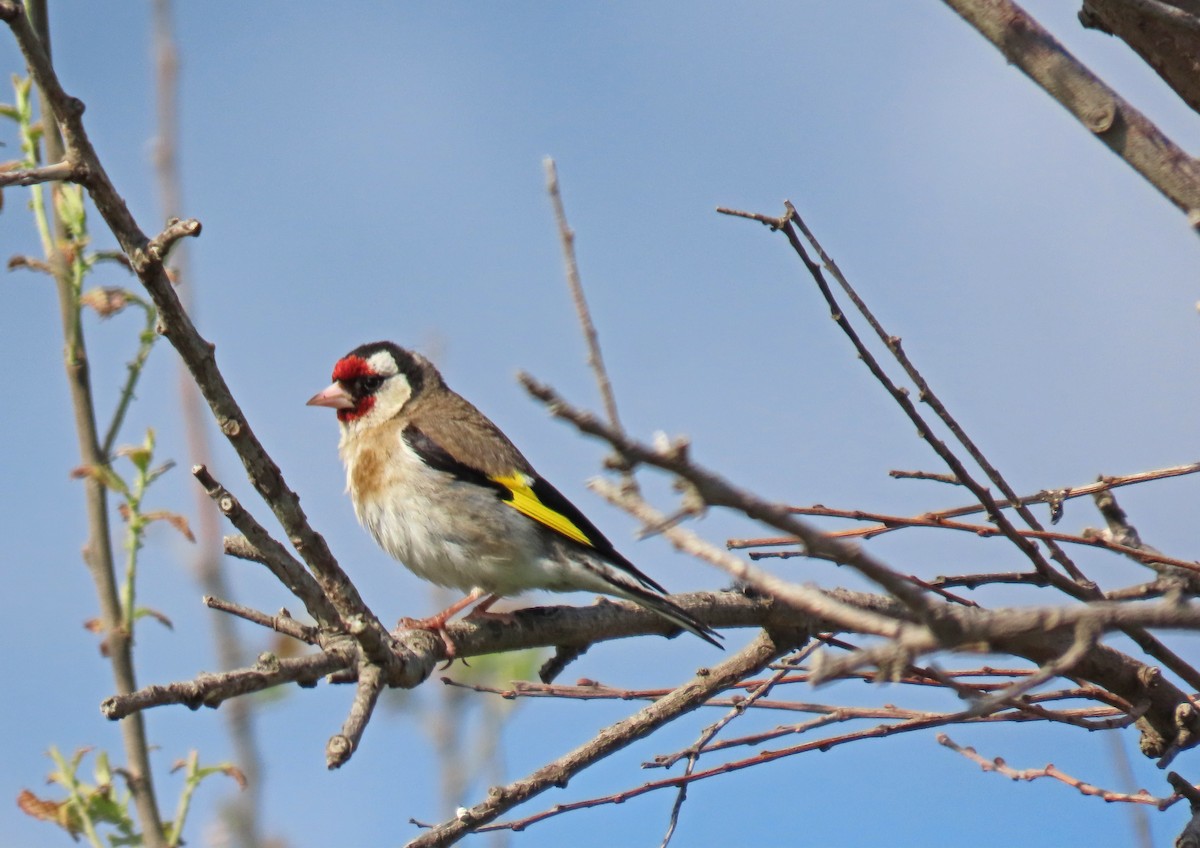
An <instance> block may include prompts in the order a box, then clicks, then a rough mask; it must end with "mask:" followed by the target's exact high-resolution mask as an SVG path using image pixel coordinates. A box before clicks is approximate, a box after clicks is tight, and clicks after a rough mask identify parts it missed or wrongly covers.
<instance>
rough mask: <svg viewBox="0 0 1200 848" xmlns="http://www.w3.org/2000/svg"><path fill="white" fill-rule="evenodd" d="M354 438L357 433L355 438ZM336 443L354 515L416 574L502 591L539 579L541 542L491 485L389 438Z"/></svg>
mask: <svg viewBox="0 0 1200 848" xmlns="http://www.w3.org/2000/svg"><path fill="white" fill-rule="evenodd" d="M359 441H360V440H359ZM359 441H356V442H355V443H350V444H344V445H343V446H342V458H343V460H344V461H345V464H346V483H347V488H348V489H349V491H350V496H351V500H352V501H353V503H354V512H355V514H356V515H357V516H358V520H359V522H360V523H361V524H362V525H363V526H364V527H365V528H366V529H367V531H368V532H370V534H371V535H372V536H373V537H374V538H375V541H376V542H378V543H379V545H380V547H382V548H383V549H384V550H385V551H387V552H388V553H389V554H390V555H391V556H393V557H395V558H396V559H398V560H399V561H400V562H402V563H403V564H404V565H405V566H407V567H408V568H409V570H411V571H412V572H413V573H415V574H416V575H417V576H418V577H421V578H423V579H425V580H428V581H430V582H432V583H436V584H438V585H441V586H451V587H455V588H458V589H462V590H463V591H469V590H471V589H473V588H475V587H477V586H478V587H482V588H484V589H486V590H487V591H489V592H499V593H502V594H509V593H513V592H516V591H520V590H521V589H524V588H531V587H532V585H533V584H536V583H538V582H539V581H538V580H537V579H536V578H534V577H533V575H530V574H527V573H526V572H527V571H528V569H530V568H536V567H537V566H536V565H535V563H536V562H537V560H538V559H539V558H540V555H541V553H542V551H543V547H544V545H543V543H542V541H541V539H540V538H539V537H538V535H537V534H536V533H535V532H534V530H533V527H532V526H531V525H530V523H529V522H528V521H527V520H526V519H525V518H524V517H523V516H521V515H520V514H519V513H518V512H517V511H516V510H514V509H512V508H511V507H509V506H507V505H505V504H504V503H502V502H501V501H500V499H499V497H498V496H497V494H496V492H495V491H494V490H492V489H489V488H486V487H483V486H480V485H477V484H475V483H471V482H466V481H461V480H457V479H455V478H454V476H453V475H451V474H449V473H446V472H444V471H438V470H436V469H434V468H431V467H430V466H428V465H426V464H425V462H424V461H423V460H421V458H420V457H419V456H417V454H416V453H414V452H413V450H412V449H411V448H409V446H408V445H407V444H406V443H405V442H404V441H403V439H402V438H400V436H399V430H397V431H396V437H395V438H394V439H376V440H373V441H371V442H368V443H359Z"/></svg>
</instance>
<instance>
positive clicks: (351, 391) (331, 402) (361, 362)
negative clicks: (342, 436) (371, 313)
mask: <svg viewBox="0 0 1200 848" xmlns="http://www.w3.org/2000/svg"><path fill="white" fill-rule="evenodd" d="M440 381H441V377H440V375H439V374H438V372H437V369H436V368H434V367H433V363H431V362H430V361H429V360H428V359H426V358H425V357H423V356H421V355H420V354H418V353H413V352H412V351H409V350H405V349H404V348H402V347H400V346H399V345H395V344H392V343H391V342H371V343H370V344H365V345H361V346H360V347H356V348H355V349H354V350H352V351H350V352H349V353H348V354H346V355H345V356H343V357H342V358H341V359H339V360H338V361H337V364H336V365H334V366H333V383H332V384H330V386H329V387H328V388H326V389H325V390H323V391H321V392H318V393H317V394H315V395H313V396H312V397H311V398H309V401H308V405H309V406H328V407H331V408H333V409H336V410H337V417H338V421H339V422H341V425H342V428H343V429H345V430H349V431H358V430H363V429H368V428H370V427H374V426H375V425H377V424H382V423H383V422H385V421H389V420H391V419H392V418H394V417H395V416H396V415H397V414H399V413H400V411H401V410H402V409H404V408H405V406H407V405H408V404H410V403H412V402H413V401H414V400H415V399H416V398H417V397H419V396H420V395H421V394H422V393H423V392H424V391H425V390H427V389H429V388H431V387H432V386H434V385H436V384H437V383H440Z"/></svg>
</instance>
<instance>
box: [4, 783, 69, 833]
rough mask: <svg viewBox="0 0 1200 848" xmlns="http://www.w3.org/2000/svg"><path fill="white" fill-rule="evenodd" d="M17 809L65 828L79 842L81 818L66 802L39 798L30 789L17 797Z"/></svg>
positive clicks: (22, 791)
mask: <svg viewBox="0 0 1200 848" xmlns="http://www.w3.org/2000/svg"><path fill="white" fill-rule="evenodd" d="M17 807H18V808H20V810H21V812H23V813H24V814H25V815H27V816H33V817H34V818H35V819H39V820H40V821H48V822H53V823H54V824H56V825H58V826H59V827H61V828H63V829H64V830H65V831H66V832H67V833H69V834H70V835H71V838H72V839H74V840H75V841H79V836H78V834H79V831H80V830H81V827H80V823H79V816H78V814H76V813H75V811H74V810H73V808H72V807H71V805H70V804H68V803H67V802H66V801H51V800H49V799H48V798H39V797H38V796H36V795H34V794H33V793H32V792H30V791H29V790H28V789H22V790H21V794H19V795H18V796H17Z"/></svg>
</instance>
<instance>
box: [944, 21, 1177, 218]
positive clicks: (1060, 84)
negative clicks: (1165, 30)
mask: <svg viewBox="0 0 1200 848" xmlns="http://www.w3.org/2000/svg"><path fill="white" fill-rule="evenodd" d="M945 2H946V5H947V6H949V7H950V8H952V9H953V10H954V11H956V12H958V14H959V15H961V16H962V17H963V19H964V20H966V21H967V23H969V24H970V25H971V26H973V27H975V29H977V30H978V31H979V33H980V34H981V35H983V37H984V38H986V39H987V40H988V41H990V42H992V44H993V45H995V46H996V49H998V50H999V51H1000V52H1001V53H1003V54H1004V58H1005V59H1007V60H1008V61H1009V62H1010V63H1011V64H1014V65H1016V66H1017V67H1018V68H1020V69H1021V71H1023V72H1024V73H1025V74H1026V75H1027V76H1028V77H1029V78H1030V79H1032V80H1033V81H1034V82H1035V83H1037V84H1038V85H1040V86H1041V87H1042V88H1043V89H1044V90H1045V91H1046V93H1047V94H1049V95H1050V96H1051V97H1053V98H1054V99H1055V100H1057V101H1058V102H1059V103H1060V104H1062V106H1063V107H1065V108H1066V110H1067V111H1068V112H1070V113H1071V114H1072V115H1074V116H1075V117H1076V118H1077V119H1078V120H1079V122H1080V123H1082V124H1083V125H1084V127H1086V128H1087V129H1088V131H1089V132H1091V133H1092V134H1093V135H1095V136H1096V137H1097V138H1098V139H1100V141H1102V142H1104V144H1106V145H1107V146H1108V148H1109V149H1110V150H1112V151H1113V152H1114V153H1116V154H1117V155H1118V156H1120V157H1121V158H1122V159H1124V160H1125V161H1126V162H1127V163H1128V164H1129V165H1130V166H1131V167H1132V168H1133V169H1134V170H1135V171H1137V172H1138V173H1139V174H1141V175H1142V176H1143V177H1145V178H1146V180H1147V182H1149V183H1150V184H1151V185H1152V186H1154V187H1155V188H1157V189H1158V190H1159V191H1160V192H1162V194H1163V195H1164V196H1165V197H1166V198H1167V199H1168V200H1170V201H1171V202H1172V203H1174V204H1175V205H1176V206H1177V207H1179V208H1180V209H1181V210H1183V212H1184V213H1185V214H1187V215H1189V216H1191V215H1192V214H1193V213H1195V212H1197V210H1200V163H1197V161H1196V160H1195V159H1193V158H1192V157H1191V156H1189V155H1188V154H1187V153H1186V152H1184V151H1183V150H1182V149H1181V148H1180V147H1179V146H1178V145H1176V144H1175V143H1174V142H1173V141H1171V140H1170V139H1169V138H1167V137H1166V136H1165V135H1164V134H1163V133H1162V131H1160V130H1159V129H1158V127H1156V126H1155V125H1154V124H1153V123H1151V122H1150V120H1149V119H1148V118H1147V117H1146V116H1145V115H1143V114H1142V113H1141V112H1139V111H1138V110H1137V109H1135V108H1133V106H1132V104H1130V103H1129V102H1127V101H1126V100H1124V99H1123V98H1122V97H1121V96H1120V95H1118V94H1117V93H1116V92H1115V91H1113V90H1112V89H1111V88H1109V87H1108V86H1107V85H1105V84H1104V83H1103V82H1102V81H1101V80H1100V79H1099V78H1098V77H1097V76H1096V75H1095V74H1093V73H1092V72H1091V71H1089V70H1088V69H1087V68H1086V67H1085V66H1084V65H1083V63H1082V62H1080V61H1079V60H1078V59H1076V58H1075V57H1074V56H1072V55H1071V54H1070V53H1069V52H1067V49H1066V48H1065V47H1063V46H1062V45H1061V44H1060V43H1059V42H1058V41H1057V40H1056V39H1055V38H1054V36H1052V35H1051V34H1050V33H1048V32H1047V31H1046V30H1045V29H1043V28H1042V27H1041V25H1040V24H1038V22H1037V21H1035V20H1034V19H1033V18H1032V17H1031V16H1030V15H1028V14H1027V13H1026V12H1025V11H1024V10H1023V9H1021V7H1019V6H1017V5H1016V4H1015V3H1013V2H1011V0H945ZM1190 73H1193V74H1194V69H1193V70H1192V71H1190ZM1197 224H1200V219H1196V220H1193V221H1192V225H1193V226H1196V225H1197Z"/></svg>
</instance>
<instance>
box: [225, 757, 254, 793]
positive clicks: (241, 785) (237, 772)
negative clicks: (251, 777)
mask: <svg viewBox="0 0 1200 848" xmlns="http://www.w3.org/2000/svg"><path fill="white" fill-rule="evenodd" d="M221 772H222V774H224V775H225V776H226V777H232V778H233V780H234V782H235V783H237V785H238V789H241V790H245V788H246V787H247V786H248V785H249V782H248V781H247V780H246V773H245V772H243V771H242V770H241V769H240V768H238V767H237V766H235V765H233V764H232V763H228V764H226V765H225V766H223V767H222V768H221Z"/></svg>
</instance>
